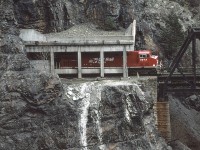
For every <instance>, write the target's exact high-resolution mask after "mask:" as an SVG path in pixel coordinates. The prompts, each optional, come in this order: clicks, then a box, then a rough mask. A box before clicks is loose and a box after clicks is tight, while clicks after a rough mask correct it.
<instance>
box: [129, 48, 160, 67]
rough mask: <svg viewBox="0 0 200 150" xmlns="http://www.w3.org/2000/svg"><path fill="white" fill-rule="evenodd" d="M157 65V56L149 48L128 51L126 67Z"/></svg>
mask: <svg viewBox="0 0 200 150" xmlns="http://www.w3.org/2000/svg"><path fill="white" fill-rule="evenodd" d="M157 65H158V56H155V55H152V53H151V50H138V51H132V52H128V55H127V66H128V67H136V66H137V67H143V68H144V67H147V66H148V67H150V66H152V67H153V66H157Z"/></svg>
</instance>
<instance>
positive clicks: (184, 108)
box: [169, 95, 200, 150]
mask: <svg viewBox="0 0 200 150" xmlns="http://www.w3.org/2000/svg"><path fill="white" fill-rule="evenodd" d="M198 101H199V100H198V98H197V96H195V95H193V96H190V97H188V98H187V99H185V97H183V96H178V97H177V96H172V95H170V96H169V105H170V107H169V108H170V120H171V131H172V132H171V133H172V141H173V140H179V141H180V142H182V143H183V144H185V145H186V146H187V147H189V148H191V149H192V150H198V149H199V147H200V132H199V131H200V128H199V127H200V121H199V106H198V105H199V102H198ZM195 104H197V105H196V106H195ZM172 146H173V145H172Z"/></svg>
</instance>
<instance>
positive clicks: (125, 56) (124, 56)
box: [123, 47, 128, 78]
mask: <svg viewBox="0 0 200 150" xmlns="http://www.w3.org/2000/svg"><path fill="white" fill-rule="evenodd" d="M123 77H124V78H127V77H128V73H127V54H126V47H124V48H123Z"/></svg>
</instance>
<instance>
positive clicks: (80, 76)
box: [78, 47, 82, 78]
mask: <svg viewBox="0 0 200 150" xmlns="http://www.w3.org/2000/svg"><path fill="white" fill-rule="evenodd" d="M81 61H82V60H81V48H80V47H79V48H78V78H82V66H81Z"/></svg>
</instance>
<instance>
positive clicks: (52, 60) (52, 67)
mask: <svg viewBox="0 0 200 150" xmlns="http://www.w3.org/2000/svg"><path fill="white" fill-rule="evenodd" d="M50 60H51V63H50V65H51V73H52V74H54V73H55V70H54V69H55V66H54V51H53V48H52V47H51V49H50Z"/></svg>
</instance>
